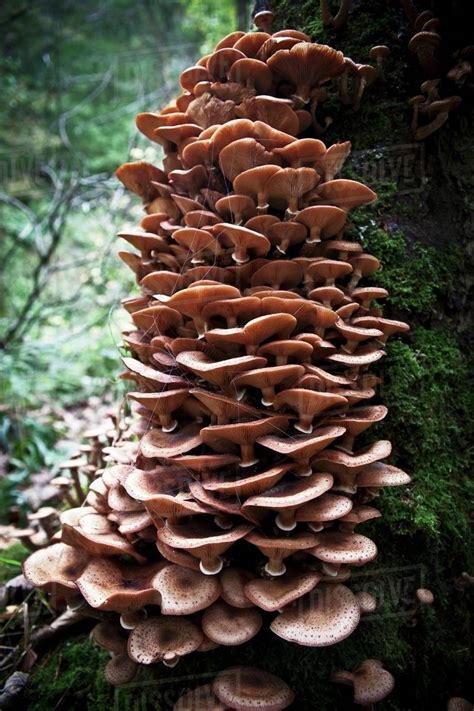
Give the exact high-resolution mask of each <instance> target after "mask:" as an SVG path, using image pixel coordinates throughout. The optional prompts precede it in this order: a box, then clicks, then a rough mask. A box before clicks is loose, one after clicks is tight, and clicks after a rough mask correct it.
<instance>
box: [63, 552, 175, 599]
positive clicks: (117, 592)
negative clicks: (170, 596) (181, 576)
mask: <svg viewBox="0 0 474 711" xmlns="http://www.w3.org/2000/svg"><path fill="white" fill-rule="evenodd" d="M163 565H164V564H163V562H162V561H160V562H158V563H151V564H150V565H146V566H137V565H130V564H127V563H122V562H117V561H115V560H113V559H110V558H98V557H94V558H92V559H91V560H90V561H89V563H88V564H87V566H86V567H85V569H84V570H83V572H82V573H81V575H79V576H78V578H77V587H78V588H79V590H80V591H81V594H82V596H83V597H84V598H85V600H86V601H87V602H88V603H89V605H90V606H91V607H93V608H95V609H99V610H114V611H117V612H118V611H120V612H128V611H130V610H137V609H140V608H142V607H144V606H145V605H152V604H155V605H156V604H158V603H159V601H160V595H159V593H158V591H157V589H156V587H155V584H154V578H155V575H156V574H157V573H158V572H159V571H160V570H161V569H162V568H163Z"/></svg>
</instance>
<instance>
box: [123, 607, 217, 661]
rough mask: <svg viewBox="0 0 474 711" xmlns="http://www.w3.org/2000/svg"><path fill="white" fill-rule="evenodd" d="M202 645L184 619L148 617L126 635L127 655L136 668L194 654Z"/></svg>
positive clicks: (196, 631)
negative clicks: (140, 665)
mask: <svg viewBox="0 0 474 711" xmlns="http://www.w3.org/2000/svg"><path fill="white" fill-rule="evenodd" d="M202 641H203V634H202V632H201V630H200V629H199V628H198V627H197V626H196V625H195V624H194V623H193V622H190V621H189V620H187V619H186V618H185V617H171V616H169V617H151V618H148V619H146V620H144V621H143V622H140V623H139V624H138V625H137V626H136V627H135V628H134V629H133V630H132V631H131V632H130V637H129V638H128V654H129V657H130V658H131V659H132V660H133V661H135V662H137V663H138V664H154V663H155V662H159V661H169V662H172V661H174V660H176V659H177V658H179V657H183V656H184V655H185V654H190V653H191V652H194V651H195V650H196V649H197V648H198V647H199V645H200V644H201V643H202Z"/></svg>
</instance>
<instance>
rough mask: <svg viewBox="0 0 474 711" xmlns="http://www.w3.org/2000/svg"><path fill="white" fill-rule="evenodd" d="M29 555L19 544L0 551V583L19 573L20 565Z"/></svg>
mask: <svg viewBox="0 0 474 711" xmlns="http://www.w3.org/2000/svg"><path fill="white" fill-rule="evenodd" d="M28 555H29V551H28V549H27V548H25V546H23V545H22V544H21V543H14V544H13V545H11V546H9V547H8V548H5V549H3V550H0V583H4V582H6V581H7V580H10V579H11V578H14V577H15V576H16V575H19V574H20V573H21V564H22V562H23V561H24V560H25V558H27V557H28Z"/></svg>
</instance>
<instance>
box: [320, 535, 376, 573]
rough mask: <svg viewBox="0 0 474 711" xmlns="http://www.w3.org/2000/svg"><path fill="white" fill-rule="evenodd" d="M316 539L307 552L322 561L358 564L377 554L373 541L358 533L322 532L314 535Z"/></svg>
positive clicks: (371, 558)
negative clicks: (313, 545) (312, 546)
mask: <svg viewBox="0 0 474 711" xmlns="http://www.w3.org/2000/svg"><path fill="white" fill-rule="evenodd" d="M316 541H317V542H316V545H315V547H314V548H312V549H311V551H309V552H310V553H311V554H312V555H314V556H315V557H316V558H319V560H322V561H323V562H324V563H332V564H333V565H355V566H360V565H365V564H366V563H369V562H370V561H371V560H373V559H374V558H375V556H376V555H377V546H376V545H375V543H374V542H373V541H371V540H370V538H367V536H362V535H360V534H358V533H343V532H342V531H334V532H333V531H329V532H323V533H318V534H317V535H316Z"/></svg>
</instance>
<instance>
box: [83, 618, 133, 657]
mask: <svg viewBox="0 0 474 711" xmlns="http://www.w3.org/2000/svg"><path fill="white" fill-rule="evenodd" d="M91 638H92V639H93V640H94V642H95V643H96V644H97V645H99V647H102V649H106V650H107V651H108V652H112V653H113V654H123V653H124V652H126V651H127V635H126V633H125V632H124V630H123V629H122V628H121V627H120V626H119V625H117V624H116V623H115V622H112V621H110V620H107V621H103V622H99V624H98V625H96V626H95V627H94V629H93V630H92V632H91Z"/></svg>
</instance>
